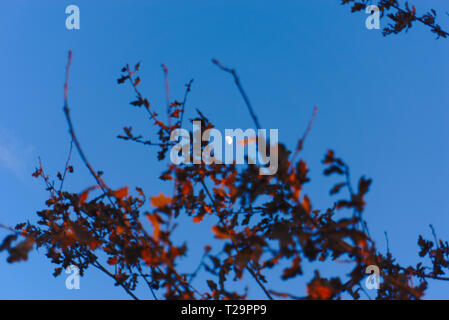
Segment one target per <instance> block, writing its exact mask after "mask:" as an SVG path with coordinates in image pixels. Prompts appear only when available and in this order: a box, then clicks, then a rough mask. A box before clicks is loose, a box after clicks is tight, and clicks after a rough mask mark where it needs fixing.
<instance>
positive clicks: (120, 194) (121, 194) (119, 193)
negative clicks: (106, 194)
mask: <svg viewBox="0 0 449 320" xmlns="http://www.w3.org/2000/svg"><path fill="white" fill-rule="evenodd" d="M128 194H129V192H128V187H124V188H121V189H118V190H117V191H114V197H116V198H118V199H123V198H124V197H127V196H128Z"/></svg>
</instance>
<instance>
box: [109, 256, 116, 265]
mask: <svg viewBox="0 0 449 320" xmlns="http://www.w3.org/2000/svg"><path fill="white" fill-rule="evenodd" d="M107 263H108V264H109V265H110V266H113V265H116V264H117V257H111V258H109V259H108V261H107Z"/></svg>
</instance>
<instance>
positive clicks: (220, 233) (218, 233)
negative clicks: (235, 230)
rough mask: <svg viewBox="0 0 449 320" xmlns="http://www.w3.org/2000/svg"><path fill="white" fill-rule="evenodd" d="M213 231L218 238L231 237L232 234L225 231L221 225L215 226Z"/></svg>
mask: <svg viewBox="0 0 449 320" xmlns="http://www.w3.org/2000/svg"><path fill="white" fill-rule="evenodd" d="M212 232H213V233H214V234H215V236H216V237H217V238H218V239H229V238H230V237H231V236H230V235H229V234H227V233H226V232H225V230H223V229H222V228H220V227H219V226H213V227H212Z"/></svg>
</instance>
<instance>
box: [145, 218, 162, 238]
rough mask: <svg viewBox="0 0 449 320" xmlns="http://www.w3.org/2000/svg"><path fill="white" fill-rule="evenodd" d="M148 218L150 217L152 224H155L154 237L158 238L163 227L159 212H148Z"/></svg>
mask: <svg viewBox="0 0 449 320" xmlns="http://www.w3.org/2000/svg"><path fill="white" fill-rule="evenodd" d="M147 218H148V220H150V222H151V224H152V225H153V236H154V239H156V240H158V239H159V236H160V234H161V228H160V225H159V219H158V215H157V214H148V215H147Z"/></svg>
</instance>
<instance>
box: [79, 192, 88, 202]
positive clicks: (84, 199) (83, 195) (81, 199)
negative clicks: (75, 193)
mask: <svg viewBox="0 0 449 320" xmlns="http://www.w3.org/2000/svg"><path fill="white" fill-rule="evenodd" d="M88 195H89V190H86V191H84V192H83V193H81V194H80V204H84V202H86V200H87V196H88Z"/></svg>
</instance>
